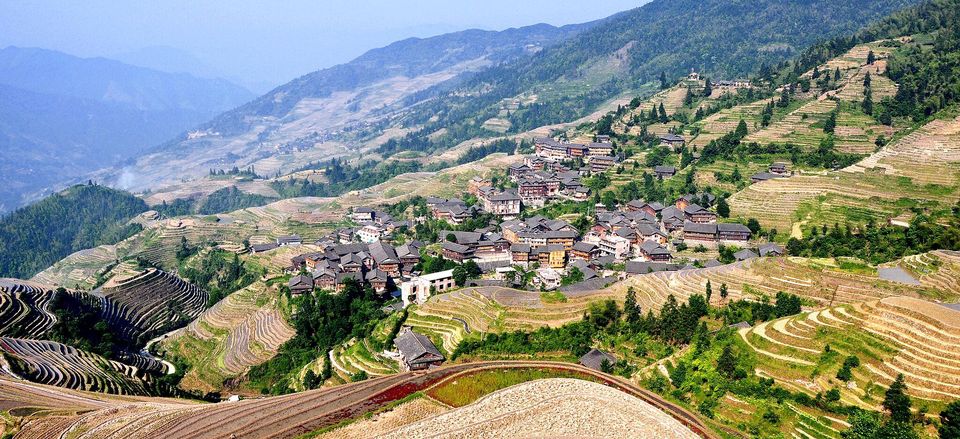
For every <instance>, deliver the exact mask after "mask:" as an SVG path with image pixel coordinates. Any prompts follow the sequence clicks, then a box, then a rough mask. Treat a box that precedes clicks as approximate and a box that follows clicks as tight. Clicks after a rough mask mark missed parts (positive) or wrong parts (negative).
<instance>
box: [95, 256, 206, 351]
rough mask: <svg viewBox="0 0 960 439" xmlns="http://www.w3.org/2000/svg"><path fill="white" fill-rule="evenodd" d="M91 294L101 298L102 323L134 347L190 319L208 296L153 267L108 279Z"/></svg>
mask: <svg viewBox="0 0 960 439" xmlns="http://www.w3.org/2000/svg"><path fill="white" fill-rule="evenodd" d="M93 294H95V295H97V296H99V297H101V298H102V303H101V305H102V309H103V315H104V320H106V321H107V322H109V323H110V324H111V325H113V326H115V327H116V328H118V329H119V333H118V335H119V336H121V337H123V338H125V339H127V340H131V341H134V342H135V343H136V344H142V343H145V342H146V341H147V340H148V339H150V338H152V337H154V336H156V335H159V334H160V333H163V332H166V331H169V330H171V329H174V328H177V327H180V326H183V325H185V324H187V323H188V322H190V321H192V320H194V319H195V318H197V317H198V316H199V315H200V313H202V312H203V310H204V309H206V306H207V297H208V296H207V292H206V291H204V290H202V289H201V288H199V287H197V286H196V285H193V284H191V283H189V282H186V281H184V280H183V279H180V278H179V277H177V276H174V275H172V274H170V273H167V272H165V271H163V270H157V269H155V268H149V269H147V270H144V271H143V272H140V273H137V274H134V275H132V276H130V277H125V278H120V279H118V278H116V277H115V278H113V279H110V280H109V281H107V283H106V284H104V285H103V287H102V288H101V289H99V290H95V291H94V292H93Z"/></svg>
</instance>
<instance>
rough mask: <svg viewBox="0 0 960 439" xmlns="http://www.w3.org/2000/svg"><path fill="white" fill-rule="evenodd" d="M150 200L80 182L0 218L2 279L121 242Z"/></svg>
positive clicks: (134, 229)
mask: <svg viewBox="0 0 960 439" xmlns="http://www.w3.org/2000/svg"><path fill="white" fill-rule="evenodd" d="M147 209H148V208H147V204H146V203H144V201H143V200H141V199H139V198H137V197H134V196H133V195H131V194H129V193H126V192H123V191H118V190H115V189H110V188H107V187H104V186H97V185H77V186H73V187H71V188H68V189H66V190H64V191H63V192H60V193H57V194H54V195H51V196H49V197H47V198H45V199H43V200H41V201H39V202H37V203H34V204H31V205H30V206H27V207H23V208H21V209H18V210H16V211H14V212H12V213H10V214H9V215H7V216H5V217H3V218H2V219H0V277H18V278H29V277H30V276H32V275H33V274H34V273H36V272H37V271H40V270H42V269H44V268H46V267H48V266H50V265H51V264H53V263H54V262H56V261H57V260H59V259H61V258H63V257H64V256H67V255H69V254H70V253H73V252H75V251H78V250H83V249H87V248H92V247H96V246H98V245H101V244H112V243H115V242H118V241H120V240H122V239H124V238H126V237H128V236H130V235H132V234H133V233H136V232H137V231H139V230H140V227H139V226H138V225H127V221H128V220H130V219H131V218H132V217H134V216H136V215H138V214H140V213H142V212H145V211H146V210H147Z"/></svg>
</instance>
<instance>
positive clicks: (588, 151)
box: [251, 135, 789, 306]
mask: <svg viewBox="0 0 960 439" xmlns="http://www.w3.org/2000/svg"><path fill="white" fill-rule="evenodd" d="M661 141H662V143H663V144H664V145H670V146H671V147H675V146H678V144H676V142H681V143H680V144H679V145H682V142H683V139H682V137H680V136H676V135H669V136H662V140H661ZM535 147H536V150H535V154H533V155H529V156H526V157H524V159H523V163H522V164H516V165H513V166H511V167H510V168H509V169H508V170H507V176H508V177H509V182H503V181H501V182H497V185H496V186H495V185H494V182H491V181H490V180H483V179H480V178H474V179H473V180H471V181H470V183H469V188H468V192H467V193H465V194H464V197H463V198H470V199H471V200H470V201H471V202H468V201H465V200H464V199H460V198H452V199H444V198H434V197H430V198H426V199H425V200H423V204H424V205H425V212H421V213H426V215H420V216H415V217H413V218H409V219H406V218H395V217H394V216H393V215H391V214H390V213H387V212H386V211H385V210H384V209H375V208H372V207H357V208H354V209H353V210H352V211H351V212H350V213H349V218H347V220H349V222H350V223H351V224H354V226H351V227H344V228H340V229H338V230H336V231H335V232H332V233H330V234H329V235H327V236H325V237H323V238H321V239H319V240H317V241H316V242H314V243H313V244H315V245H317V246H319V247H321V248H322V250H321V251H318V252H309V253H304V254H301V255H298V256H296V257H294V258H293V259H292V260H291V265H290V268H289V270H290V272H291V273H292V274H295V276H293V277H292V278H291V280H290V282H289V288H290V290H291V292H292V293H293V294H299V293H303V292H307V291H312V290H313V289H314V288H318V289H324V290H328V291H334V292H335V291H338V290H339V289H340V288H342V286H343V284H344V282H345V281H346V280H347V279H353V280H356V281H358V282H360V283H363V284H366V285H369V286H370V287H371V288H373V289H374V290H375V291H376V292H377V293H379V294H382V295H384V296H386V295H391V296H392V297H394V298H396V299H398V303H402V305H403V306H408V305H410V304H414V303H416V304H422V303H423V302H424V301H426V300H427V298H429V297H430V295H431V294H435V293H440V292H444V291H448V290H451V289H454V288H458V287H464V286H468V285H496V286H507V287H514V288H532V289H538V290H541V291H552V290H557V289H566V288H574V289H575V288H577V287H578V284H584V285H592V286H593V287H602V286H603V285H604V284H607V283H612V282H614V281H616V280H618V279H622V278H624V277H626V276H630V275H637V274H643V273H648V272H653V271H673V270H683V269H691V268H698V267H704V266H714V265H718V264H720V263H721V262H720V261H718V260H717V259H716V258H711V259H692V258H687V257H684V258H678V257H676V255H675V254H676V252H677V251H678V250H681V249H690V248H701V249H717V248H718V247H726V248H735V249H737V250H738V251H736V252H735V253H734V257H735V259H736V260H737V261H741V260H745V259H750V258H754V257H759V256H780V255H782V254H783V253H784V250H783V248H781V247H779V246H778V245H776V244H772V243H763V244H760V245H751V238H752V232H751V230H750V228H748V227H747V226H746V225H744V224H740V223H735V222H719V221H718V215H717V213H716V209H715V203H716V196H715V195H713V194H711V193H708V192H703V193H697V194H687V195H685V196H682V197H679V198H677V199H675V200H672V202H671V203H669V204H664V203H661V202H660V201H645V200H639V199H635V200H622V201H621V202H619V203H618V205H617V206H616V208H614V209H609V208H607V207H606V206H604V205H603V204H599V203H598V204H597V205H595V206H593V208H592V212H591V218H590V219H589V224H587V226H584V225H582V224H578V225H574V224H571V223H570V222H567V221H565V220H562V219H557V218H548V217H545V216H543V215H539V214H534V215H531V216H527V215H525V214H526V213H528V212H530V211H534V210H536V209H538V208H542V207H544V206H546V205H548V204H550V203H553V202H562V201H574V202H585V201H588V200H590V199H591V191H590V189H589V188H588V187H587V186H586V185H584V184H583V183H582V181H581V178H582V177H584V176H588V175H591V174H597V173H603V172H606V171H607V170H609V169H611V168H612V167H613V166H616V165H617V164H618V162H619V159H618V158H617V157H616V156H614V155H612V153H613V151H614V148H613V145H612V144H611V143H610V141H609V138H608V137H607V136H597V137H596V142H593V143H590V144H576V143H563V142H559V141H556V140H554V139H550V138H537V139H536V140H535ZM578 165H579V166H578ZM572 167H573V168H572ZM571 168H572V169H571ZM653 172H654V173H655V174H656V176H657V178H660V179H664V178H671V177H672V176H673V175H674V174H675V169H673V168H671V167H664V166H658V167H657V168H656V169H654V170H653ZM787 172H789V171H787V170H786V168H785V167H784V166H783V165H782V164H779V163H775V164H772V165H771V167H770V172H769V173H764V175H763V176H755V178H757V177H761V178H776V177H779V176H782V175H785V173H787ZM768 176H769V177H768ZM505 186H510V187H505ZM479 215H486V218H489V219H490V220H489V222H488V223H485V224H483V227H477V228H475V229H470V230H464V229H463V226H464V225H465V224H466V223H468V222H471V220H474V219H475V218H477V217H478V216H479ZM428 221H430V222H432V223H433V224H437V225H439V227H442V228H440V229H439V230H438V231H437V232H436V236H437V240H436V242H424V241H421V240H417V239H408V238H409V236H407V235H405V234H404V233H402V232H403V231H409V230H412V229H414V228H415V227H417V226H418V225H422V224H424V223H426V222H428ZM473 222H476V221H473ZM578 226H579V227H583V229H581V228H578ZM299 244H302V240H301V239H300V238H299V237H298V236H281V237H279V238H278V239H277V241H276V243H271V244H265V245H254V246H252V248H251V250H252V251H253V252H263V251H267V250H270V249H272V248H275V247H278V246H290V245H299ZM424 257H428V258H442V259H443V260H445V261H452V262H453V263H455V264H456V265H461V266H462V265H466V264H469V267H471V268H472V270H467V271H474V272H471V273H470V274H469V279H467V280H466V281H464V279H463V278H460V279H455V278H456V276H455V275H454V271H455V270H454V269H450V268H448V269H444V270H441V271H437V272H425V270H424V267H423V263H422V262H423V261H422V258H424ZM447 264H449V262H447ZM432 266H437V264H432ZM447 266H449V265H447ZM474 267H475V268H474ZM477 271H478V272H477ZM458 280H459V282H458Z"/></svg>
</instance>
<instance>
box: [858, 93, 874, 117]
mask: <svg viewBox="0 0 960 439" xmlns="http://www.w3.org/2000/svg"><path fill="white" fill-rule="evenodd" d="M860 106H861V107H863V112H864V113H866V114H869V115H873V91H872V90H871V89H870V87H867V89H866V91H865V92H864V93H863V102H862V103H861V104H860Z"/></svg>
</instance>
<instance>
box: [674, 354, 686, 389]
mask: <svg viewBox="0 0 960 439" xmlns="http://www.w3.org/2000/svg"><path fill="white" fill-rule="evenodd" d="M686 380H687V363H685V362H683V361H681V362H680V363H678V364H677V367H674V368H673V370H671V371H670V381H671V382H672V383H673V385H674V387H676V388H678V389H679V388H680V387H683V383H684V382H685V381H686Z"/></svg>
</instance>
